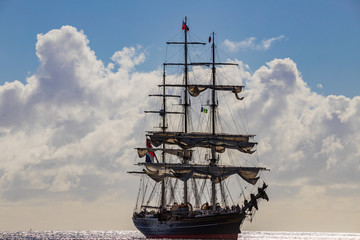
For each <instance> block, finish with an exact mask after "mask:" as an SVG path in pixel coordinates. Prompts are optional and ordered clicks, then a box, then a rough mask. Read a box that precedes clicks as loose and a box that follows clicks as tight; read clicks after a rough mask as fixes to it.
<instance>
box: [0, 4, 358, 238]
mask: <svg viewBox="0 0 360 240" xmlns="http://www.w3.org/2000/svg"><path fill="white" fill-rule="evenodd" d="M185 16H187V17H188V23H189V27H190V31H191V33H193V34H194V35H195V36H196V37H197V38H199V39H202V40H203V41H206V40H207V38H208V36H209V34H210V33H212V32H215V38H216V43H217V46H218V48H219V49H221V52H222V54H223V55H224V56H226V59H230V60H233V61H237V62H239V63H240V64H239V67H238V68H237V69H236V70H233V72H231V73H230V74H232V75H231V76H234V78H236V77H238V78H239V81H241V82H242V83H244V84H245V85H246V91H245V93H244V94H245V100H246V104H247V105H246V108H247V112H248V113H247V114H248V119H251V121H249V128H250V129H252V130H254V132H256V134H257V140H258V142H259V146H258V154H259V158H260V162H263V164H264V165H265V166H267V167H269V168H270V169H271V172H270V173H268V176H267V177H266V178H267V182H268V184H269V190H268V191H269V197H270V201H269V202H267V203H266V202H265V203H262V204H261V205H260V211H259V212H258V213H257V214H256V216H255V218H254V220H253V222H252V223H249V222H246V223H245V224H244V226H243V229H244V230H264V231H265V230H270V231H326V232H332V231H334V232H360V207H359V204H358V202H359V201H360V184H359V183H360V177H359V176H360V150H359V149H360V95H359V91H358V89H359V88H360V81H359V74H360V68H359V66H360V58H359V56H360V47H359V42H360V3H359V1H350V0H346V1H332V0H330V1H322V0H319V1H282V0H279V1H212V0H210V1H195V2H194V1H183V2H182V3H181V4H180V3H179V2H175V1H154V2H151V1H82V0H79V1H38V0H35V1H5V0H0V32H1V34H0V69H1V70H0V152H1V153H2V154H1V156H0V215H1V216H6V217H0V230H1V231H17V230H29V229H30V228H32V229H33V230H126V229H130V230H132V229H134V226H133V225H132V222H131V216H132V209H133V207H134V205H135V199H136V194H137V188H138V187H137V185H138V179H137V178H136V177H133V176H130V175H129V174H126V171H128V170H131V168H132V167H133V164H134V159H135V158H136V153H135V151H134V147H136V146H137V144H138V143H139V139H140V138H141V139H142V137H143V132H141V131H140V130H139V129H142V126H143V125H144V114H143V111H144V110H145V109H146V108H147V107H148V100H147V96H148V94H149V93H150V90H152V89H154V86H156V85H157V84H159V82H160V81H161V74H162V73H161V64H162V62H163V61H164V59H165V56H166V54H167V51H166V44H165V43H166V42H167V41H169V40H171V38H172V37H174V36H176V35H177V34H179V32H181V21H182V20H183V19H184V17H185ZM226 59H225V60H226ZM234 109H236V111H240V109H238V108H237V107H236V106H234ZM140 142H141V141H140Z"/></svg>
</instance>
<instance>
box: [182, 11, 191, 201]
mask: <svg viewBox="0 0 360 240" xmlns="http://www.w3.org/2000/svg"><path fill="white" fill-rule="evenodd" d="M183 28H185V29H184V34H185V42H184V54H185V61H184V64H185V65H184V82H185V90H184V101H185V103H184V132H185V133H187V131H188V126H187V125H188V122H187V121H188V108H189V106H190V105H189V104H188V92H187V87H188V62H187V59H188V57H187V52H188V47H187V31H188V27H187V17H186V16H185V27H183ZM183 162H184V164H187V163H188V160H187V158H185V157H184V158H183ZM187 202H188V189H187V181H184V203H185V204H187Z"/></svg>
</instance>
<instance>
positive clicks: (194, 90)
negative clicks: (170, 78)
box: [159, 84, 244, 100]
mask: <svg viewBox="0 0 360 240" xmlns="http://www.w3.org/2000/svg"><path fill="white" fill-rule="evenodd" d="M164 86H167V87H185V85H183V84H162V85H159V87H164ZM187 88H188V92H189V94H190V95H191V96H193V97H197V96H199V94H200V93H201V92H203V91H205V90H206V89H215V90H217V91H230V92H233V93H235V96H236V98H237V99H238V100H243V99H244V97H239V95H238V93H240V92H241V91H242V90H243V88H244V86H239V85H215V86H214V85H206V84H196V85H187Z"/></svg>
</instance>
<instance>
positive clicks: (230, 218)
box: [133, 213, 245, 239]
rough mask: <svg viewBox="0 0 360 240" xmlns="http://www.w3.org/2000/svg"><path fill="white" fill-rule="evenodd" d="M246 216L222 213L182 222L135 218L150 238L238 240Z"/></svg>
mask: <svg viewBox="0 0 360 240" xmlns="http://www.w3.org/2000/svg"><path fill="white" fill-rule="evenodd" d="M244 218H245V216H244V215H243V214H239V213H222V214H216V215H209V216H198V217H194V218H186V219H182V220H169V221H159V220H158V219H157V218H137V217H134V218H133V222H134V225H135V226H136V228H137V229H139V231H140V232H141V233H142V234H144V235H145V236H146V237H148V238H185V239H237V238H238V234H239V233H240V225H241V223H242V222H243V220H244Z"/></svg>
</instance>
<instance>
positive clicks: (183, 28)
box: [181, 21, 189, 31]
mask: <svg viewBox="0 0 360 240" xmlns="http://www.w3.org/2000/svg"><path fill="white" fill-rule="evenodd" d="M181 29H182V30H186V31H189V27H188V26H187V25H186V24H185V22H184V21H183V22H182V28H181Z"/></svg>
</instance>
